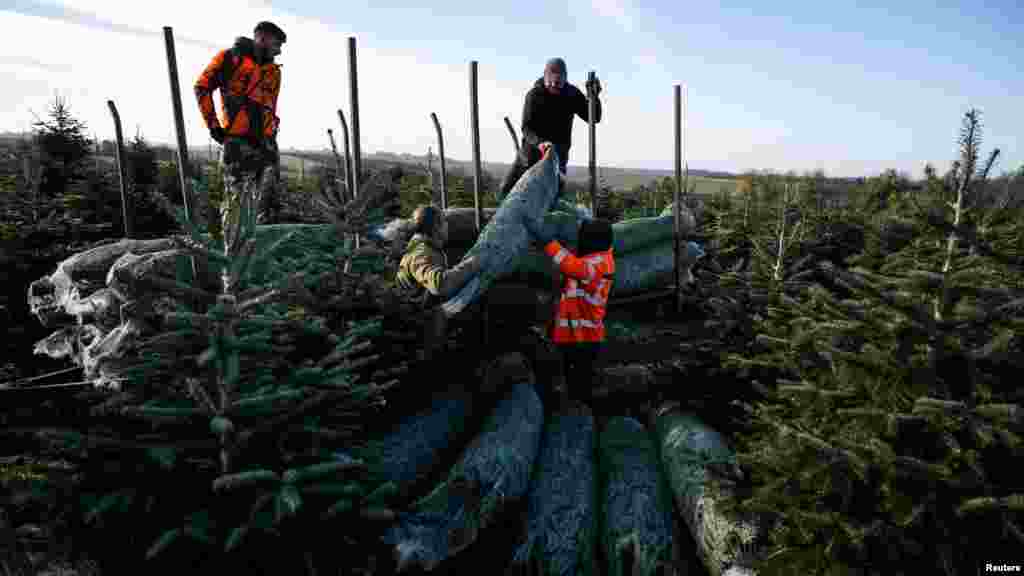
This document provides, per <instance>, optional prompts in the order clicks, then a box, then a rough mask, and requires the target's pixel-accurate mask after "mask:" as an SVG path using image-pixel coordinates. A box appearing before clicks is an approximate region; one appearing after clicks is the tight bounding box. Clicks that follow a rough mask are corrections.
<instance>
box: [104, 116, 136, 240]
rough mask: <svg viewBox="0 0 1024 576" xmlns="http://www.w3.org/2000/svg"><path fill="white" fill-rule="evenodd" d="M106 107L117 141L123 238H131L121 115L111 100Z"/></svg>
mask: <svg viewBox="0 0 1024 576" xmlns="http://www.w3.org/2000/svg"><path fill="white" fill-rule="evenodd" d="M107 107H108V108H110V115H111V116H113V117H114V137H115V138H116V139H117V148H116V154H115V158H117V175H118V178H119V185H120V188H121V213H122V218H123V219H124V237H125V238H131V237H132V215H131V210H129V209H128V193H127V187H128V166H126V165H125V161H124V136H123V134H122V132H121V115H120V114H118V113H117V106H114V101H113V100H107Z"/></svg>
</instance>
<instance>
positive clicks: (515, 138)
mask: <svg viewBox="0 0 1024 576" xmlns="http://www.w3.org/2000/svg"><path fill="white" fill-rule="evenodd" d="M505 127H506V128H508V133H509V134H511V135H512V145H513V146H515V148H516V155H517V156H518V155H519V137H518V136H516V129H515V128H513V127H512V122H510V121H509V119H508V116H505Z"/></svg>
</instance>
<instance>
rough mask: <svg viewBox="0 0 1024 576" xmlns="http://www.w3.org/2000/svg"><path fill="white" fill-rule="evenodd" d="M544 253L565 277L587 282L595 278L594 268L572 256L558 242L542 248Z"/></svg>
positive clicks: (595, 271)
mask: <svg viewBox="0 0 1024 576" xmlns="http://www.w3.org/2000/svg"><path fill="white" fill-rule="evenodd" d="M544 252H546V253H547V255H548V256H551V258H552V259H554V261H555V263H556V264H558V269H559V270H560V271H561V272H562V274H565V275H566V276H569V277H571V278H575V279H577V280H585V281H587V282H592V281H593V280H594V279H595V278H597V267H596V266H594V265H593V264H591V263H590V262H587V261H586V260H583V259H582V258H577V257H576V256H573V254H572V253H571V252H569V251H568V250H567V249H565V248H563V247H562V245H561V244H559V243H558V240H552V241H551V242H548V244H547V246H544Z"/></svg>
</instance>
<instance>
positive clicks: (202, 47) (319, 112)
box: [0, 0, 523, 161]
mask: <svg viewBox="0 0 1024 576" xmlns="http://www.w3.org/2000/svg"><path fill="white" fill-rule="evenodd" d="M55 4H57V5H59V6H60V7H61V8H62V9H63V13H64V15H65V16H64V17H63V18H44V17H39V16H30V15H26V14H19V13H16V12H0V25H3V27H4V29H6V30H8V31H9V32H8V40H9V42H8V44H7V45H8V46H9V48H10V50H8V51H7V58H6V59H5V60H0V65H3V66H4V68H5V69H7V70H11V71H12V72H14V73H15V74H16V75H17V77H18V78H19V83H18V84H17V86H16V89H15V90H7V91H4V92H3V93H0V125H4V126H23V125H24V122H23V121H21V120H20V119H21V118H22V117H24V116H26V115H29V109H30V108H31V109H33V110H36V111H37V112H38V113H42V112H43V111H44V109H45V107H46V106H47V104H48V102H50V101H52V98H53V92H54V90H55V89H59V90H60V91H61V92H62V93H63V94H64V95H68V96H69V100H70V102H69V104H70V105H71V108H72V111H73V112H74V113H75V114H76V115H79V116H81V117H82V119H83V120H85V121H86V122H87V124H89V126H90V129H95V130H96V131H97V133H98V134H99V136H100V137H101V138H109V137H111V133H112V128H111V120H110V117H109V113H108V111H107V108H106V100H107V99H108V98H110V99H113V100H114V101H115V102H116V103H117V106H118V109H119V111H120V113H121V117H122V119H123V122H124V123H125V126H126V127H129V126H134V125H135V124H139V125H140V127H141V129H142V132H143V133H144V134H145V135H146V137H147V138H149V139H150V140H155V141H163V142H172V141H173V138H172V137H173V133H174V130H173V117H172V114H171V111H172V108H171V105H170V102H169V94H170V90H169V88H168V80H167V65H166V56H165V52H164V42H163V33H162V27H163V26H165V25H167V26H171V27H172V28H173V29H174V35H175V44H176V50H175V51H176V57H177V64H178V76H179V82H180V88H181V95H182V100H183V102H182V104H183V106H184V112H185V120H186V134H187V135H188V139H189V142H190V143H191V144H193V145H195V144H205V143H206V142H207V141H208V140H207V135H206V129H205V126H204V125H203V124H202V121H201V118H200V115H199V112H198V108H197V106H196V104H195V100H194V98H193V96H192V89H191V86H192V83H193V82H194V80H195V78H196V77H197V76H198V74H199V73H200V71H201V70H202V69H203V68H204V67H205V66H206V65H207V64H208V63H209V61H210V59H211V58H212V57H213V55H214V49H215V48H214V47H216V48H226V47H228V46H229V45H230V43H231V42H232V41H233V39H234V37H235V36H237V35H250V34H251V28H252V27H253V25H254V24H255V23H256V22H258V21H259V20H264V19H266V20H272V21H274V22H275V23H277V24H278V25H280V26H281V27H282V28H283V29H284V30H285V31H286V32H287V33H288V42H287V43H286V44H285V46H284V50H283V53H282V54H281V56H280V57H279V61H280V62H281V64H282V76H283V84H282V90H281V97H280V101H279V115H280V116H281V118H282V124H281V136H280V144H281V146H282V147H283V148H288V147H304V148H320V147H326V146H327V145H328V140H327V135H326V129H327V128H333V129H334V130H335V131H337V130H338V129H339V126H338V119H337V109H338V108H341V109H343V110H344V111H345V113H346V115H349V112H350V110H349V101H350V100H349V94H348V92H349V89H348V88H349V85H348V58H347V37H348V36H349V35H355V36H356V37H357V39H358V47H357V50H358V57H359V61H358V65H359V92H360V94H359V100H360V102H359V107H360V128H361V138H360V140H361V147H362V150H363V151H364V152H374V151H378V150H388V151H399V152H402V151H408V152H415V153H425V152H426V150H427V147H428V146H433V147H434V148H435V149H436V147H437V146H436V142H435V135H434V130H433V126H432V124H431V122H430V113H431V112H436V113H437V115H438V117H439V118H440V120H441V122H442V129H443V132H444V135H445V139H446V140H445V148H446V152H448V153H449V154H450V155H452V156H455V157H459V158H463V159H468V158H469V157H471V147H470V137H469V126H468V124H469V98H468V89H467V84H468V80H467V76H468V73H469V71H468V68H469V67H468V63H460V64H449V63H445V62H437V61H431V60H429V59H424V57H423V56H424V55H423V53H418V52H396V51H389V50H385V49H380V48H377V47H374V46H373V45H372V36H370V35H369V34H366V33H362V34H360V33H355V34H353V33H352V32H348V33H346V31H339V30H336V29H333V28H332V27H330V26H328V25H327V24H325V23H323V22H320V21H317V20H313V19H309V18H302V17H298V16H295V15H292V14H289V13H286V12H281V11H279V10H276V9H271V8H269V7H268V6H267V5H266V4H256V5H253V4H250V3H246V2H238V1H233V0H224V1H220V2H179V3H177V4H175V5H174V6H173V7H172V6H169V5H163V4H152V5H151V4H149V3H145V4H143V3H138V4H136V3H124V4H120V3H112V2H100V1H96V0H67V1H64V2H57V3H55ZM197 14H201V15H202V17H196V15H197ZM238 14H245V20H244V21H240V20H239V18H238ZM225 22H233V23H237V24H234V25H228V26H225V25H224V23H225ZM232 26H235V28H232ZM39 38H59V39H60V41H59V42H40V41H39V40H38V39H39ZM367 38H371V39H370V40H367ZM69 47H71V48H72V49H69ZM428 58H429V57H428ZM22 78H24V79H25V80H26V82H21V79H22ZM29 78H31V79H32V80H31V82H29V81H27V80H28V79H29ZM479 93H480V121H481V149H482V153H483V156H484V159H485V160H489V161H508V160H510V159H511V158H510V156H511V154H510V153H509V150H510V149H511V147H510V146H509V145H508V144H509V143H508V133H507V132H506V131H505V128H504V124H503V122H502V117H503V116H505V115H509V116H510V117H511V118H512V119H513V120H515V121H516V123H518V114H519V110H521V107H522V96H523V86H522V85H521V83H520V82H515V81H509V80H508V79H505V78H501V77H500V75H499V71H498V70H496V69H495V68H494V67H493V66H488V65H487V64H486V62H484V63H481V65H480V67H479ZM348 120H349V122H350V123H351V122H352V119H351V118H348ZM126 130H127V128H126Z"/></svg>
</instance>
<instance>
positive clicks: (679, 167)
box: [672, 84, 683, 313]
mask: <svg viewBox="0 0 1024 576" xmlns="http://www.w3.org/2000/svg"><path fill="white" fill-rule="evenodd" d="M681 101H682V92H681V87H680V86H679V84H676V85H675V112H676V123H675V124H676V186H675V190H674V192H675V194H674V198H673V203H672V254H673V256H674V261H673V264H672V271H673V274H674V275H675V282H676V312H677V313H678V312H680V311H681V310H682V282H680V272H681V270H679V249H680V247H679V235H680V230H679V228H680V219H681V218H680V213H679V200H680V198H681V196H682V186H683V160H682V158H683V137H682V131H683V130H682V111H681V109H680V108H681Z"/></svg>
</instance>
